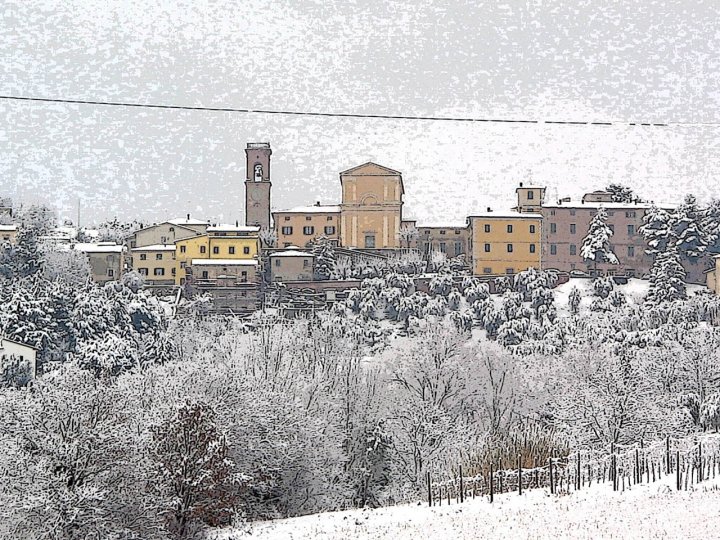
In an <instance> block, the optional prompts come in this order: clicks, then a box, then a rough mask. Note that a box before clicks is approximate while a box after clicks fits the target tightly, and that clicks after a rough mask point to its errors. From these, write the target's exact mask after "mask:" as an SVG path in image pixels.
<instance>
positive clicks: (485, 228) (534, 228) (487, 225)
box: [484, 223, 537, 234]
mask: <svg viewBox="0 0 720 540" xmlns="http://www.w3.org/2000/svg"><path fill="white" fill-rule="evenodd" d="M484 230H485V232H486V233H489V232H490V231H491V230H492V227H491V226H490V224H488V223H486V224H485V227H484ZM505 230H506V231H507V232H508V233H509V234H512V232H513V226H512V225H507V227H506V229H505ZM536 230H537V229H536V227H535V225H530V234H535V231H536Z"/></svg>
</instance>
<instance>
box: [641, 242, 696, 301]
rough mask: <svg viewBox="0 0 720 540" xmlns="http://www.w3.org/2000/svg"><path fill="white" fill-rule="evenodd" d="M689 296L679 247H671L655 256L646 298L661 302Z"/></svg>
mask: <svg viewBox="0 0 720 540" xmlns="http://www.w3.org/2000/svg"><path fill="white" fill-rule="evenodd" d="M685 298H687V292H686V288H685V269H684V268H683V266H682V264H680V255H679V254H678V251H677V249H675V248H671V249H668V250H667V251H665V252H663V253H660V254H659V255H657V257H655V261H654V262H653V266H652V268H651V270H650V290H649V292H648V295H647V298H646V300H647V301H648V302H651V303H655V304H660V303H663V302H671V301H673V300H682V299H685Z"/></svg>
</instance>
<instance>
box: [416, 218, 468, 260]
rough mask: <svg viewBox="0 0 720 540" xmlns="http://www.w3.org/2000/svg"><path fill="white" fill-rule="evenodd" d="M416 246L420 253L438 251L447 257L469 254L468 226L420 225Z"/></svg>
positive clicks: (449, 224)
mask: <svg viewBox="0 0 720 540" xmlns="http://www.w3.org/2000/svg"><path fill="white" fill-rule="evenodd" d="M417 231H418V237H417V246H418V248H419V249H420V251H421V253H425V254H427V253H431V252H433V251H439V252H441V253H445V255H447V256H448V257H457V256H459V255H467V254H469V253H470V226H469V225H468V224H467V223H462V224H461V223H454V224H452V223H448V224H447V225H420V226H418V227H417Z"/></svg>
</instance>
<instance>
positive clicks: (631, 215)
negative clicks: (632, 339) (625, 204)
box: [550, 208, 637, 219]
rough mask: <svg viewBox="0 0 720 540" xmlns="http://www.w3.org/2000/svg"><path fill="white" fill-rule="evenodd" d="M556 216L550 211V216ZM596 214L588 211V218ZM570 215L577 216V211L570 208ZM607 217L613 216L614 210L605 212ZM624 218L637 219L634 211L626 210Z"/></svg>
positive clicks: (593, 211)
mask: <svg viewBox="0 0 720 540" xmlns="http://www.w3.org/2000/svg"><path fill="white" fill-rule="evenodd" d="M555 214H556V212H555V210H550V215H551V216H554V215H555ZM595 214H597V210H590V216H594V215H595ZM570 215H571V216H575V215H577V210H576V209H575V208H570ZM607 215H608V217H613V216H614V215H615V211H614V210H608V212H607ZM625 217H626V218H627V219H632V218H636V217H637V212H636V211H635V210H628V211H627V212H625Z"/></svg>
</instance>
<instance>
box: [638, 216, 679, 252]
mask: <svg viewBox="0 0 720 540" xmlns="http://www.w3.org/2000/svg"><path fill="white" fill-rule="evenodd" d="M674 229H675V220H674V218H673V216H672V214H670V212H668V211H667V210H664V209H662V208H658V207H657V206H655V205H653V206H651V207H650V208H649V209H648V211H647V212H645V215H644V216H643V225H642V227H640V230H639V232H640V234H642V235H643V238H644V239H645V243H646V244H647V246H648V247H647V249H646V250H645V252H646V253H648V254H649V255H656V254H658V253H663V252H665V251H666V250H667V248H668V246H674V245H675V242H676V238H675V233H674Z"/></svg>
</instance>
